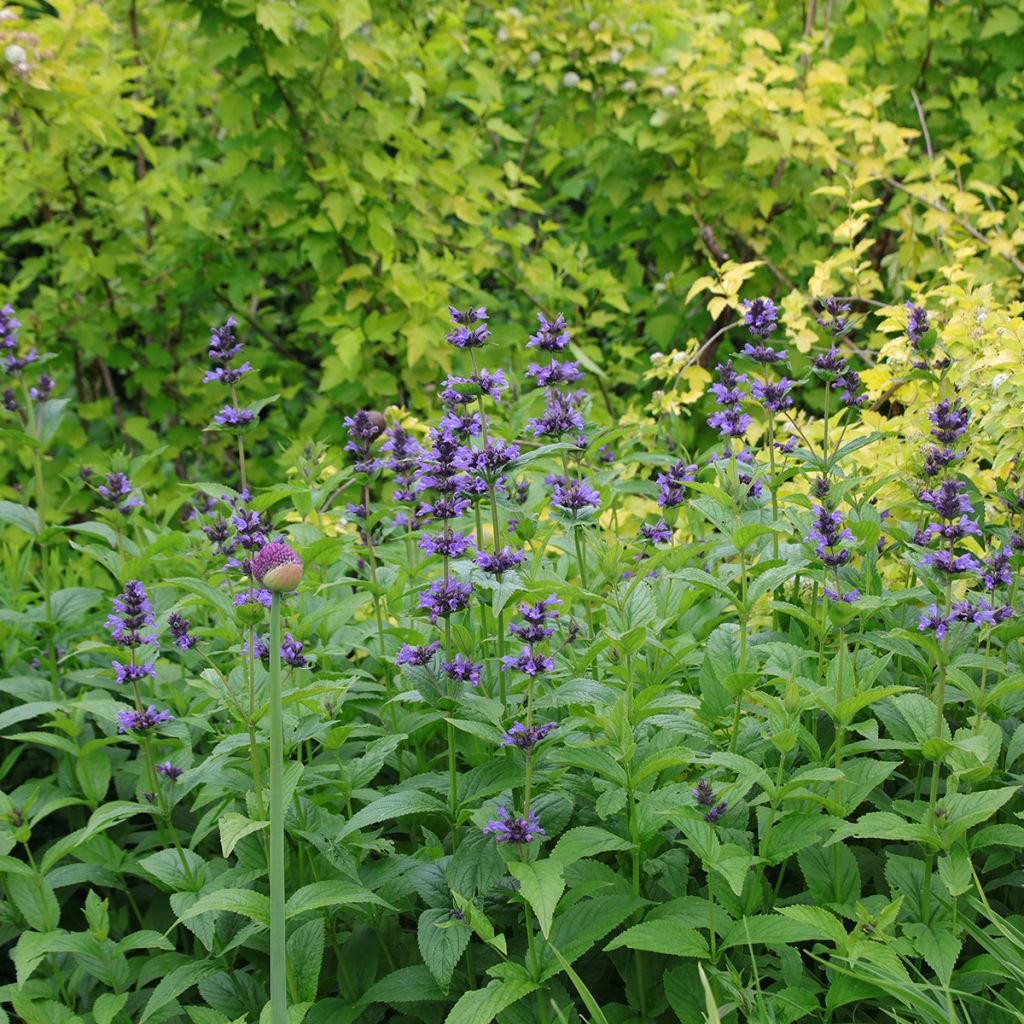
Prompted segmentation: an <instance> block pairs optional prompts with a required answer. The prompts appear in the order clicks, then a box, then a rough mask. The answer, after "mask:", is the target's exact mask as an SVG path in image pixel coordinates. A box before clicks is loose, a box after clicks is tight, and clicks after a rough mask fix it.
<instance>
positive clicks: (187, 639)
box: [167, 612, 196, 651]
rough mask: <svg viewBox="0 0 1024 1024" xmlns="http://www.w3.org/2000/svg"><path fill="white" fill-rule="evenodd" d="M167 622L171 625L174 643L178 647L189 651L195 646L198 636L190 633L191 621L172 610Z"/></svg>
mask: <svg viewBox="0 0 1024 1024" xmlns="http://www.w3.org/2000/svg"><path fill="white" fill-rule="evenodd" d="M167 624H168V625H169V626H170V627H171V636H172V637H174V643H175V645H176V646H177V647H180V648H181V649H182V650H183V651H187V650H188V649H189V648H190V647H194V646H195V644H196V638H195V637H194V636H192V634H191V633H189V626H190V623H189V621H188V619H186V618H183V617H182V616H181V615H179V614H178V613H177V612H171V614H170V615H168V616H167Z"/></svg>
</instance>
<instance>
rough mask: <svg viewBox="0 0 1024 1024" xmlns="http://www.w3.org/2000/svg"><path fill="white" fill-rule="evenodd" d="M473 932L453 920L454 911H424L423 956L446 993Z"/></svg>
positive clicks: (421, 928) (420, 940)
mask: <svg viewBox="0 0 1024 1024" xmlns="http://www.w3.org/2000/svg"><path fill="white" fill-rule="evenodd" d="M469 939H470V930H469V928H467V927H466V925H465V924H463V923H462V922H461V921H457V920H455V918H454V917H452V912H451V911H450V910H440V909H435V910H424V911H423V913H422V914H420V919H419V922H418V923H417V926H416V941H417V943H418V945H419V948H420V956H422V957H423V962H424V963H425V964H426V965H427V968H428V969H429V971H430V973H431V974H432V975H433V976H434V980H435V981H436V982H437V984H438V985H439V986H440V988H441V990H442V991H443V992H447V991H448V988H449V986H450V985H451V981H452V974H453V973H454V972H455V967H456V965H457V964H458V962H459V960H460V959H461V958H462V954H463V953H464V952H465V950H466V947H467V946H468V945H469Z"/></svg>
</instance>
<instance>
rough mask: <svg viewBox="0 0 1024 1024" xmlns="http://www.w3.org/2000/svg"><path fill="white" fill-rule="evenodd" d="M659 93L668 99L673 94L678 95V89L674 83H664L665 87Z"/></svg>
mask: <svg viewBox="0 0 1024 1024" xmlns="http://www.w3.org/2000/svg"><path fill="white" fill-rule="evenodd" d="M661 95H662V96H664V97H665V99H667V100H670V99H671V98H672V97H673V96H678V95H679V90H678V89H677V88H676V87H675V86H674V85H666V86H665V88H664V89H662V90H661Z"/></svg>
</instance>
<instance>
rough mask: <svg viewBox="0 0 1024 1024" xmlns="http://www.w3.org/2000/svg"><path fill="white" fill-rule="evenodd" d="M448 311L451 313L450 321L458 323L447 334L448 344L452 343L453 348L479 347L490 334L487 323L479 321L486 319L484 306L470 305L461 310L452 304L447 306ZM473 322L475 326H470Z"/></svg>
mask: <svg viewBox="0 0 1024 1024" xmlns="http://www.w3.org/2000/svg"><path fill="white" fill-rule="evenodd" d="M448 312H449V313H450V314H451V318H452V323H453V324H457V325H458V326H457V327H456V329H455V330H454V331H451V332H449V334H448V344H449V345H454V346H455V348H480V347H482V346H483V344H484V342H485V341H487V339H488V338H489V337H490V336H491V332H490V331H489V330H488V329H487V324H486V323H480V322H479V321H485V320H486V319H487V310H486V308H485V307H483V306H481V307H480V308H479V309H474V308H473V307H472V306H470V307H469V309H467V310H466V311H465V312H462V311H460V310H458V309H456V308H455V307H454V306H449V307H448ZM474 324H476V325H477V326H475V327H474V326H472V325H474Z"/></svg>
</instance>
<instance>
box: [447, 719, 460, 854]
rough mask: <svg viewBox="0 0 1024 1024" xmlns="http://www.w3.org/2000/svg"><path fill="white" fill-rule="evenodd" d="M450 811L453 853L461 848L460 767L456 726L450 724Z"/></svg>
mask: <svg viewBox="0 0 1024 1024" xmlns="http://www.w3.org/2000/svg"><path fill="white" fill-rule="evenodd" d="M448 809H449V811H450V812H451V816H452V853H454V852H455V851H456V850H457V849H458V848H459V833H458V829H457V828H456V825H457V824H458V816H459V765H458V758H457V756H456V750H455V726H454V725H452V723H451V722H449V723H448Z"/></svg>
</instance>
